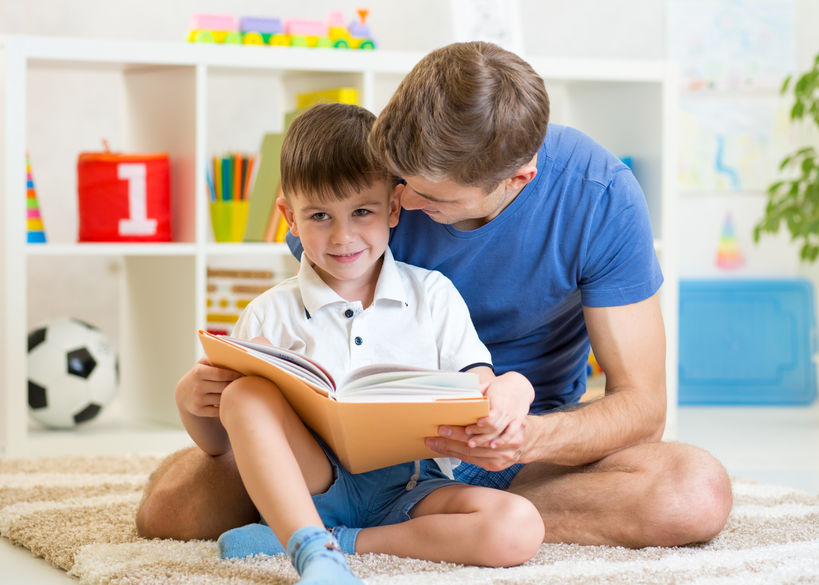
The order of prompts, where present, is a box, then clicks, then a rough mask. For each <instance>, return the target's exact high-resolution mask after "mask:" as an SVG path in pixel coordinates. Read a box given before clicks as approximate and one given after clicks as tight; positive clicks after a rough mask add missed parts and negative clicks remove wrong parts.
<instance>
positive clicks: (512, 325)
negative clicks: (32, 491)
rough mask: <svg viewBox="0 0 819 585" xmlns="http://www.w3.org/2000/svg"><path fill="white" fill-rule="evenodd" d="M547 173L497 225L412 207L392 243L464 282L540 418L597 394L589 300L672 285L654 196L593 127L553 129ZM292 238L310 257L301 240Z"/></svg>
mask: <svg viewBox="0 0 819 585" xmlns="http://www.w3.org/2000/svg"><path fill="white" fill-rule="evenodd" d="M537 170H538V172H537V175H536V176H535V178H534V179H533V180H532V181H531V182H530V183H529V184H528V185H527V186H526V187H525V188H524V189H523V190H522V191H521V192H520V194H518V196H517V197H516V198H515V199H514V200H513V201H512V202H511V203H510V204H509V205H508V206H507V207H506V209H504V210H503V211H502V212H501V213H500V214H499V215H498V216H497V217H496V218H494V219H493V220H492V221H490V222H489V223H487V224H486V225H483V226H481V227H479V228H477V229H475V230H471V231H462V230H459V229H457V228H455V227H453V226H451V225H444V224H439V223H436V222H434V221H433V220H431V219H430V218H429V217H428V216H427V215H426V214H425V213H423V212H422V211H417V210H416V211H406V210H402V212H401V219H400V221H399V223H398V226H397V227H396V228H395V229H394V230H393V233H392V236H391V239H390V248H391V249H392V252H393V255H394V256H395V258H396V259H397V260H400V261H402V262H407V263H409V264H416V265H418V266H423V267H424V268H429V269H433V270H439V271H440V272H442V273H443V274H445V275H446V276H447V277H449V278H450V279H451V280H452V282H453V283H454V284H455V286H456V287H457V289H458V291H460V293H461V295H463V297H464V299H465V300H466V303H467V305H468V306H469V311H470V315H471V317H472V320H473V322H474V323H475V327H476V329H477V331H478V334H479V336H480V338H481V340H482V341H483V342H484V343H485V344H486V346H487V347H488V348H489V350H490V352H491V353H492V361H493V363H494V366H495V372H496V373H498V374H502V373H504V372H507V371H512V370H514V371H517V372H520V373H522V374H523V375H525V376H526V377H527V378H528V379H529V380H530V381H531V383H532V385H533V386H534V388H535V400H534V402H533V403H532V408H531V412H533V413H537V412H544V411H546V410H550V409H553V408H556V407H560V406H562V405H565V404H568V403H572V402H576V401H577V400H579V399H580V397H581V396H582V395H583V393H584V391H585V386H586V361H587V358H588V354H589V340H588V335H587V333H586V326H585V322H584V320H583V311H582V306H584V305H585V306H588V307H605V306H617V305H626V304H631V303H635V302H638V301H641V300H644V299H647V298H648V297H650V296H651V295H653V294H654V293H655V292H656V291H657V290H658V289H659V287H660V285H661V284H662V280H663V278H662V273H661V271H660V267H659V263H658V262H657V257H656V254H655V252H654V242H653V236H652V231H651V222H650V219H649V214H648V208H647V206H646V201H645V196H644V195H643V192H642V190H641V188H640V186H639V184H638V183H637V181H636V180H635V178H634V175H633V174H632V173H631V170H630V169H629V168H628V167H627V166H626V165H625V164H624V163H623V162H621V161H620V160H619V159H618V158H616V157H615V156H614V155H612V154H611V153H609V152H608V151H607V150H605V149H604V148H603V147H602V146H600V145H599V144H597V143H596V142H594V141H593V140H592V139H590V138H589V137H588V136H586V135H584V134H583V133H581V132H579V131H577V130H575V129H572V128H568V127H563V126H558V125H555V124H550V125H549V130H548V132H547V136H546V139H545V141H544V143H543V146H542V147H541V148H540V150H539V151H538V159H537ZM288 242H289V243H290V245H291V249H293V250H294V253H296V254H297V255H300V254H301V246H300V245H299V244H298V242H297V241H295V240H294V239H293V238H289V239H288Z"/></svg>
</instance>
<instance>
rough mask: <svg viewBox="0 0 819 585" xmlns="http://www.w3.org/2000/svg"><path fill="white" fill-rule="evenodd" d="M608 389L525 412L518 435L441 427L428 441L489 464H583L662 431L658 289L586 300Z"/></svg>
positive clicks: (587, 316)
mask: <svg viewBox="0 0 819 585" xmlns="http://www.w3.org/2000/svg"><path fill="white" fill-rule="evenodd" d="M584 315H585V319H586V327H587V329H588V331H589V338H590V339H591V343H592V347H593V349H594V355H595V357H596V358H597V360H598V361H599V363H600V366H601V367H602V368H603V370H604V371H605V372H606V395H605V396H604V397H603V398H602V399H599V400H595V401H593V402H590V403H588V404H585V405H582V407H577V408H568V409H565V410H559V411H555V412H551V413H548V414H544V415H536V416H529V417H528V418H527V421H526V426H525V428H524V438H523V440H522V441H520V442H514V441H510V442H507V443H505V444H503V445H496V447H495V449H487V448H482V447H478V448H474V449H473V448H471V447H469V445H468V440H469V437H467V436H466V432H465V429H463V428H460V427H447V428H445V427H441V429H439V432H440V434H441V436H442V437H447V438H446V439H432V440H428V443H427V445H428V446H429V447H430V448H432V449H434V450H435V451H438V452H439V453H442V454H443V455H447V456H450V457H458V458H459V459H462V460H464V461H469V462H470V463H474V464H476V465H479V466H481V467H484V468H486V469H489V470H499V469H504V468H506V467H509V466H510V465H512V464H514V463H529V462H533V461H542V462H547V463H555V464H558V465H572V466H577V465H583V464H586V463H591V462H593V461H597V460H599V459H601V458H603V457H605V456H606V455H609V454H611V453H613V452H615V451H618V450H620V449H622V448H624V447H628V446H631V445H635V444H637V443H641V442H645V441H657V440H660V438H661V437H662V433H663V429H664V425H665V409H666V396H665V331H664V327H663V320H662V315H661V313H660V307H659V302H658V299H657V295H656V294H655V295H654V296H652V297H651V298H649V299H646V300H644V301H640V302H638V303H634V304H631V305H625V306H621V307H599V308H585V309H584Z"/></svg>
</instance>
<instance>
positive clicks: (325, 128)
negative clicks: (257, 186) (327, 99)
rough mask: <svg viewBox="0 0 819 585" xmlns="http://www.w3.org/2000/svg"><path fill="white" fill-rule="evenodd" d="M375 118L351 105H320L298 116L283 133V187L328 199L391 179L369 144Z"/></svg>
mask: <svg viewBox="0 0 819 585" xmlns="http://www.w3.org/2000/svg"><path fill="white" fill-rule="evenodd" d="M374 121H375V116H374V115H373V114H372V112H369V111H368V110H366V109H364V108H362V107H359V106H354V105H350V104H337V103H328V104H318V105H315V106H313V107H311V108H310V109H308V110H306V111H304V112H303V113H301V114H299V115H298V116H297V117H296V118H295V119H294V120H293V122H292V123H291V124H290V127H289V128H288V129H287V132H286V134H285V136H284V142H283V143H282V154H281V177H282V191H283V193H284V196H285V198H287V197H290V196H291V195H293V194H295V193H299V194H303V195H309V196H310V197H317V198H318V199H319V200H323V201H329V200H333V199H344V198H346V197H348V196H349V195H350V194H351V193H353V192H358V191H360V190H361V189H363V188H366V187H368V186H370V185H371V184H372V182H373V181H374V180H379V179H383V180H387V181H389V180H390V179H393V177H392V175H391V174H390V173H389V172H388V171H387V168H386V166H385V165H384V163H383V162H382V161H381V158H380V157H379V156H377V155H376V154H375V152H374V151H373V149H372V147H371V146H370V144H369V141H368V136H369V134H370V130H371V129H372V126H373V122H374Z"/></svg>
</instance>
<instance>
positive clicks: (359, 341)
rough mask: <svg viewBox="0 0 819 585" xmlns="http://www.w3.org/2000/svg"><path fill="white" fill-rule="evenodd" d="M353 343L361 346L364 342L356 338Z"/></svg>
mask: <svg viewBox="0 0 819 585" xmlns="http://www.w3.org/2000/svg"><path fill="white" fill-rule="evenodd" d="M353 341H355V344H356V345H361V344H362V343H364V340H363V339H361V338H360V337H356V338H355V339H354V340H353Z"/></svg>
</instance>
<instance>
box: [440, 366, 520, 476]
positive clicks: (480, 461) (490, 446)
mask: <svg viewBox="0 0 819 585" xmlns="http://www.w3.org/2000/svg"><path fill="white" fill-rule="evenodd" d="M483 393H484V394H485V395H486V396H487V397H488V398H489V416H487V417H484V418H482V419H480V420H478V421H477V422H476V423H475V424H474V425H469V426H468V427H450V426H442V427H439V428H438V433H439V434H440V435H441V437H440V438H429V439H427V440H426V444H427V447H429V448H431V449H433V450H434V451H437V452H439V453H441V454H443V455H448V456H450V457H457V458H458V459H461V460H463V461H468V462H469V463H474V464H475V465H479V466H481V467H483V468H485V469H488V470H490V471H498V470H501V469H505V468H507V467H509V466H510V465H512V464H514V463H517V462H518V460H519V459H520V456H521V451H522V447H523V445H524V441H525V436H524V430H525V426H526V418H527V413H528V412H529V405H530V404H531V403H532V400H533V399H534V396H535V391H534V389H533V388H532V384H531V383H530V382H529V380H527V379H526V378H525V377H524V376H522V375H521V374H518V373H517V372H507V373H506V374H503V375H502V376H498V377H494V376H493V377H491V378H490V379H489V380H488V381H485V385H484V387H483Z"/></svg>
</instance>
